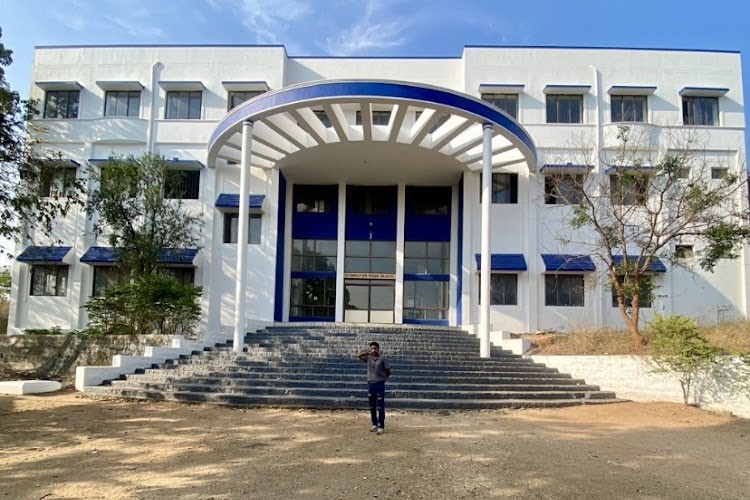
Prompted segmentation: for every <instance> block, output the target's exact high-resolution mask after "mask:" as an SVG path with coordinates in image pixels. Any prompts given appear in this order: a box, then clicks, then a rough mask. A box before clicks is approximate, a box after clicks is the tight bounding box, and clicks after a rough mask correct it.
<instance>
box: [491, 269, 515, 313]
mask: <svg viewBox="0 0 750 500" xmlns="http://www.w3.org/2000/svg"><path fill="white" fill-rule="evenodd" d="M517 288H518V275H516V274H492V275H491V279H490V290H491V301H490V304H491V305H506V306H508V305H517V303H518V302H517V297H516V295H517V293H516V292H517Z"/></svg>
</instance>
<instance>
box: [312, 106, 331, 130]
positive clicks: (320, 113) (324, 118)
mask: <svg viewBox="0 0 750 500" xmlns="http://www.w3.org/2000/svg"><path fill="white" fill-rule="evenodd" d="M313 113H315V116H317V117H318V120H320V122H321V123H322V124H323V126H324V127H325V128H331V127H333V124H332V123H331V119H330V118H328V113H326V112H325V111H324V110H322V109H314V110H313Z"/></svg>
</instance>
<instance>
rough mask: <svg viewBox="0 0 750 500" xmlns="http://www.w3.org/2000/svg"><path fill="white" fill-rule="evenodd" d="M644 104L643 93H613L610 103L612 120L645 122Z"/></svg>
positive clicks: (645, 101) (645, 100) (645, 103)
mask: <svg viewBox="0 0 750 500" xmlns="http://www.w3.org/2000/svg"><path fill="white" fill-rule="evenodd" d="M646 105H647V99H646V96H645V95H613V96H612V97H611V103H610V106H611V119H612V122H613V123H616V122H645V121H646V116H647V115H646V110H647V108H646Z"/></svg>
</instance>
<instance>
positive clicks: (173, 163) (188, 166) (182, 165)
mask: <svg viewBox="0 0 750 500" xmlns="http://www.w3.org/2000/svg"><path fill="white" fill-rule="evenodd" d="M111 161H128V159H127V158H89V160H88V162H89V163H90V164H91V165H94V166H95V167H102V166H104V165H106V164H107V163H109V162H111ZM164 161H166V162H167V165H169V166H170V167H172V168H175V169H180V170H200V169H202V168H204V167H205V165H203V163H201V162H199V161H198V160H180V159H179V158H165V159H164Z"/></svg>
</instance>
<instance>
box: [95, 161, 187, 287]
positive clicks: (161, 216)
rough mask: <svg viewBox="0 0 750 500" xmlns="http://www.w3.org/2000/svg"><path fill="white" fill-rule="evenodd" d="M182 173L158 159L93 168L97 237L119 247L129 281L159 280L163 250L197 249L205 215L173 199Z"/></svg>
mask: <svg viewBox="0 0 750 500" xmlns="http://www.w3.org/2000/svg"><path fill="white" fill-rule="evenodd" d="M180 175H182V173H181V172H180V171H176V170H172V169H170V167H169V165H168V163H167V161H166V160H165V159H164V158H163V157H161V156H159V155H154V154H149V153H147V154H144V155H142V156H139V157H129V158H113V159H111V160H110V161H108V162H107V163H106V164H105V165H104V166H103V167H101V168H96V167H93V168H92V169H91V170H90V177H91V178H92V179H94V183H93V184H94V185H93V187H92V188H90V190H89V195H88V202H87V211H88V213H89V215H90V216H92V217H95V221H96V222H95V224H94V231H95V233H96V235H97V236H104V237H105V238H106V240H107V242H108V243H109V245H110V246H112V247H114V248H115V249H116V250H117V252H118V254H119V257H120V259H121V260H122V262H121V264H120V265H121V268H122V269H123V270H124V272H125V274H126V275H129V276H131V277H132V276H136V275H140V274H154V273H156V272H158V271H159V270H160V269H161V266H162V264H161V263H160V262H159V261H160V256H162V255H163V252H164V249H183V248H191V247H196V246H197V244H198V241H199V234H200V228H201V217H200V214H196V213H190V212H188V211H186V210H185V209H184V208H183V206H182V203H181V200H179V199H168V198H167V197H166V196H165V190H168V189H169V186H174V185H175V183H176V181H177V180H178V179H179V176H180Z"/></svg>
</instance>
